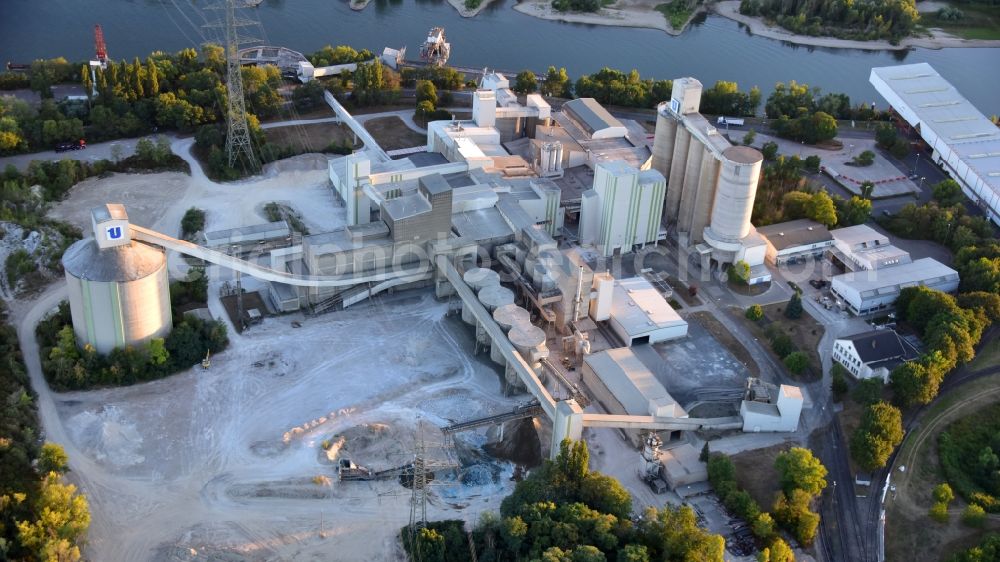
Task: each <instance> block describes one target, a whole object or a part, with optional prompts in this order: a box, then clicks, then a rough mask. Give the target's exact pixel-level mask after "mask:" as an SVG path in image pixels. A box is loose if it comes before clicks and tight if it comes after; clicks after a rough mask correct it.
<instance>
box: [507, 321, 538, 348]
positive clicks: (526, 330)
mask: <svg viewBox="0 0 1000 562" xmlns="http://www.w3.org/2000/svg"><path fill="white" fill-rule="evenodd" d="M507 337H509V338H510V343H512V344H514V346H515V347H524V348H530V347H538V346H540V345H542V344H543V343H545V330H542V329H541V328H539V327H538V326H535V325H534V324H517V325H515V326H514V327H513V328H511V329H510V332H509V333H508V334H507Z"/></svg>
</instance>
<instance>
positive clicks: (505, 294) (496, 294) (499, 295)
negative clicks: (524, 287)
mask: <svg viewBox="0 0 1000 562" xmlns="http://www.w3.org/2000/svg"><path fill="white" fill-rule="evenodd" d="M479 302H481V303H483V306H484V307H486V310H488V311H490V312H493V311H494V310H496V309H498V308H500V307H501V306H503V305H505V304H514V293H513V292H511V290H510V289H508V288H506V287H501V286H499V285H492V286H489V287H483V289H482V290H481V291H479Z"/></svg>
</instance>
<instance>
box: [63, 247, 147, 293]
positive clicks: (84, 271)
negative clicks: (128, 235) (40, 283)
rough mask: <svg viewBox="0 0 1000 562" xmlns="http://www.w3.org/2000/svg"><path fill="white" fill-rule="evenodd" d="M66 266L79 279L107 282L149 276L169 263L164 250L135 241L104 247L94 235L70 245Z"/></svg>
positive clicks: (67, 250)
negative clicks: (100, 246)
mask: <svg viewBox="0 0 1000 562" xmlns="http://www.w3.org/2000/svg"><path fill="white" fill-rule="evenodd" d="M62 262H63V267H64V268H65V269H66V273H69V274H70V275H72V276H73V277H76V278H77V279H84V280H86V281H97V282H103V283H110V282H118V283H121V282H126V281H135V280H137V279H142V278H144V277H147V276H149V275H151V274H153V273H155V272H156V271H158V270H159V269H160V268H162V267H163V265H164V264H165V263H166V257H165V256H164V255H163V252H162V251H160V250H158V249H156V248H153V247H151V246H147V245H145V244H140V243H138V242H132V243H131V244H130V245H128V246H118V247H115V248H108V249H106V250H100V249H98V247H97V242H95V241H94V239H93V238H84V239H83V240H79V241H77V242H75V243H74V244H73V245H72V246H70V247H69V248H67V249H66V252H65V253H64V254H63V258H62Z"/></svg>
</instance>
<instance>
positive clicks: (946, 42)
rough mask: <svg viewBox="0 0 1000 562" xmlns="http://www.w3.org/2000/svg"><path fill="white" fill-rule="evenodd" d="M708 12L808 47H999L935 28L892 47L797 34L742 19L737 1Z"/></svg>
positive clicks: (760, 33) (890, 47)
mask: <svg viewBox="0 0 1000 562" xmlns="http://www.w3.org/2000/svg"><path fill="white" fill-rule="evenodd" d="M712 10H713V11H714V12H715V13H716V14H718V15H720V16H722V17H724V18H727V19H731V20H733V21H735V22H738V23H740V24H742V25H745V26H747V28H749V29H750V33H752V34H753V35H758V36H760V37H767V38H769V39H777V40H779V41H788V42H789V43H795V44H796V45H810V46H814V47H825V48H830V49H861V50H866V51H893V50H895V51H901V50H907V49H910V48H913V47H919V48H923V49H947V48H957V47H967V48H996V47H1000V41H996V40H977V39H962V38H961V37H955V36H953V35H949V34H947V33H944V32H943V31H941V30H939V29H930V30H929V31H930V33H931V34H932V35H931V37H909V38H907V39H903V40H902V41H900V43H899V44H898V45H892V44H890V43H889V42H888V41H854V40H851V39H837V38H835V37H813V36H811V35H798V34H795V33H792V32H790V31H788V30H786V29H782V28H780V27H777V26H771V25H767V23H765V22H764V20H762V19H761V18H755V17H751V16H745V15H743V14H741V13H740V2H739V0H724V1H722V2H716V3H715V4H713V5H712Z"/></svg>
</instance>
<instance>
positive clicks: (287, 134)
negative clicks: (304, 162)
mask: <svg viewBox="0 0 1000 562" xmlns="http://www.w3.org/2000/svg"><path fill="white" fill-rule="evenodd" d="M264 135H265V136H266V137H267V142H269V143H274V144H277V145H282V146H291V147H293V148H297V149H301V150H302V151H303V152H319V151H321V150H323V149H324V148H326V147H327V146H329V145H330V143H336V144H344V143H348V144H350V145H352V146H355V145H356V143H355V142H354V133H352V132H351V130H350V129H349V128H348V127H347V126H346V125H341V124H338V123H317V124H313V125H293V126H289V127H273V128H269V129H264Z"/></svg>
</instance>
